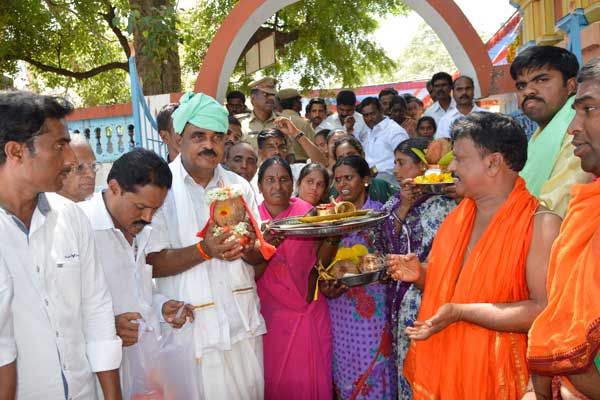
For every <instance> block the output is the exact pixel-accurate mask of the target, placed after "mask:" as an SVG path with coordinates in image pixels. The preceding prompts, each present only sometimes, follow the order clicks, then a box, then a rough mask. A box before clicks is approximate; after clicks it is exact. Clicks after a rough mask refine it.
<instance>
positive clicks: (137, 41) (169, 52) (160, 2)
mask: <svg viewBox="0 0 600 400" xmlns="http://www.w3.org/2000/svg"><path fill="white" fill-rule="evenodd" d="M129 3H130V6H131V9H132V10H134V9H137V10H139V12H140V14H141V15H140V19H141V18H144V17H147V16H152V17H155V18H157V19H159V18H162V17H161V16H160V14H159V13H158V12H159V11H160V8H161V7H165V6H166V7H173V5H172V4H171V3H172V0H129ZM166 26H168V27H169V28H170V29H171V30H172V32H175V19H174V18H173V19H171V20H170V21H168V22H166ZM147 30H148V28H147V27H145V26H144V25H142V26H140V24H139V23H137V22H136V24H135V26H134V30H133V45H134V48H135V64H136V67H137V71H138V75H139V76H140V80H141V81H142V87H143V91H144V95H146V96H149V95H156V94H164V93H173V92H180V91H181V66H180V64H179V52H178V46H177V41H175V43H172V44H171V45H168V46H163V50H162V54H163V56H157V55H156V53H155V52H150V51H148V48H157V47H160V46H159V45H158V44H155V43H148V39H147V38H146V37H145V36H144V32H145V31H147ZM149 37H150V36H149ZM161 40H162V38H161Z"/></svg>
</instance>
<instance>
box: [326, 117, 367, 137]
mask: <svg viewBox="0 0 600 400" xmlns="http://www.w3.org/2000/svg"><path fill="white" fill-rule="evenodd" d="M353 117H354V121H355V122H354V132H352V134H353V135H354V136H356V137H357V138H360V137H361V136H363V135H364V134H365V133H366V132H367V129H369V128H368V127H367V124H365V119H364V118H363V116H362V114H361V113H359V112H356V111H354V115H353ZM322 129H331V131H334V130H337V129H340V130H342V131H346V126H345V125H343V124H342V121H340V117H339V115H338V113H335V114H332V115H330V116H329V117H327V118H326V119H325V121H323V122H321V124H320V125H319V126H318V127H317V129H316V130H315V132H318V131H320V130H322Z"/></svg>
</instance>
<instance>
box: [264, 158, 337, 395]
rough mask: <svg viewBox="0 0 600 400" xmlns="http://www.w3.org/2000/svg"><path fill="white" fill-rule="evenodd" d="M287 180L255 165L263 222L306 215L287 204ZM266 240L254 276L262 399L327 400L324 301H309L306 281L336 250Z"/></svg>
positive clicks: (277, 166)
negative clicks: (260, 325)
mask: <svg viewBox="0 0 600 400" xmlns="http://www.w3.org/2000/svg"><path fill="white" fill-rule="evenodd" d="M292 179H293V178H292V172H291V170H290V167H289V164H288V163H287V162H286V161H285V160H283V159H281V158H279V157H272V158H270V159H268V160H266V161H265V162H264V163H263V164H262V165H261V167H260V170H259V172H258V187H259V189H260V190H261V193H262V194H263V196H264V199H265V200H264V202H263V203H262V204H261V205H260V206H259V212H260V217H261V219H262V220H263V221H266V220H277V219H281V218H286V217H294V216H298V215H304V214H306V212H307V211H308V210H310V209H311V207H312V206H311V205H310V204H309V203H307V202H305V201H304V200H301V199H298V198H291V195H292V190H293V181H292ZM266 239H267V240H269V241H271V243H273V244H278V246H277V252H276V253H275V255H274V256H273V257H272V258H271V260H270V261H269V262H268V264H267V266H266V268H265V269H264V272H262V271H260V270H257V279H258V280H257V287H258V295H259V297H260V301H261V312H262V315H263V316H264V318H265V321H266V324H267V333H266V335H264V337H263V347H264V366H265V399H267V400H269V399H298V400H300V399H302V400H304V399H315V400H317V399H318V400H328V399H331V398H332V393H333V389H332V378H331V376H332V375H331V343H332V342H331V341H332V336H331V321H330V319H329V310H328V308H327V302H326V300H325V298H324V297H323V296H320V297H319V298H318V300H316V301H312V296H313V293H314V284H315V278H316V276H313V277H312V279H311V271H312V269H313V266H314V265H315V263H316V262H317V255H319V256H321V257H324V258H332V257H333V256H334V254H335V251H336V246H332V245H330V244H329V243H326V242H324V243H321V242H318V241H315V240H312V239H302V238H292V237H288V238H285V239H284V238H282V237H272V236H270V235H267V237H266ZM282 239H283V240H282ZM326 261H328V260H324V262H326ZM261 272H262V274H261Z"/></svg>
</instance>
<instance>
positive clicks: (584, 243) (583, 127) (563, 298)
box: [527, 58, 600, 399]
mask: <svg viewBox="0 0 600 400" xmlns="http://www.w3.org/2000/svg"><path fill="white" fill-rule="evenodd" d="M577 81H578V82H579V84H580V85H579V88H578V90H577V96H576V98H575V102H574V103H573V108H575V110H576V114H575V118H574V119H573V121H572V122H571V125H570V126H569V129H568V132H569V134H570V135H572V136H573V141H572V144H573V146H574V147H575V149H574V153H575V155H576V156H577V157H579V158H580V159H581V166H582V168H583V170H584V171H586V172H590V173H593V174H594V175H596V176H600V58H596V59H594V60H591V61H590V62H589V63H587V64H586V65H585V66H584V67H583V68H582V70H581V72H580V73H579V76H578V78H577ZM572 196H573V198H572V200H571V202H570V203H569V209H568V211H567V216H566V217H565V221H564V223H563V225H562V227H561V230H560V235H559V237H558V239H557V240H556V242H555V243H554V246H553V248H552V254H551V257H550V266H549V268H548V283H547V290H548V306H547V307H546V309H544V310H543V311H542V312H541V313H540V315H539V316H538V317H537V319H536V320H535V322H534V323H533V325H532V327H531V331H530V332H529V349H528V352H527V358H528V361H529V366H530V368H531V370H532V373H534V374H539V375H544V376H546V378H545V379H544V378H542V377H534V380H533V383H534V387H535V390H536V394H537V395H538V398H544V397H545V398H550V397H549V396H550V395H551V394H550V380H551V378H549V377H552V376H565V377H566V378H568V380H569V381H570V382H571V383H572V384H573V386H575V389H577V390H578V391H579V392H581V393H582V394H584V395H586V396H588V397H590V398H592V399H598V398H600V373H599V368H600V360H599V353H598V350H599V349H600V300H599V299H598V294H599V293H600V181H599V180H596V181H595V182H593V183H589V184H587V185H576V186H574V187H573V193H572ZM594 359H595V360H596V365H594Z"/></svg>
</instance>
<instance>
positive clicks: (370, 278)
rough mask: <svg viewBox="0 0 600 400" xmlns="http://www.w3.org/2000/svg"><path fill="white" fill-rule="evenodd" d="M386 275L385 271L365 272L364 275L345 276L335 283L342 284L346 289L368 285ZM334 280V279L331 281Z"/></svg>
mask: <svg viewBox="0 0 600 400" xmlns="http://www.w3.org/2000/svg"><path fill="white" fill-rule="evenodd" d="M385 274H386V270H385V268H384V269H380V270H379V271H373V272H365V273H364V274H358V275H352V276H346V277H344V278H338V279H337V281H339V282H342V283H343V284H345V285H346V286H348V287H353V286H361V285H368V284H369V283H373V282H377V281H379V280H381V279H382V278H383V277H384V276H385ZM332 280H336V279H332Z"/></svg>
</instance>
